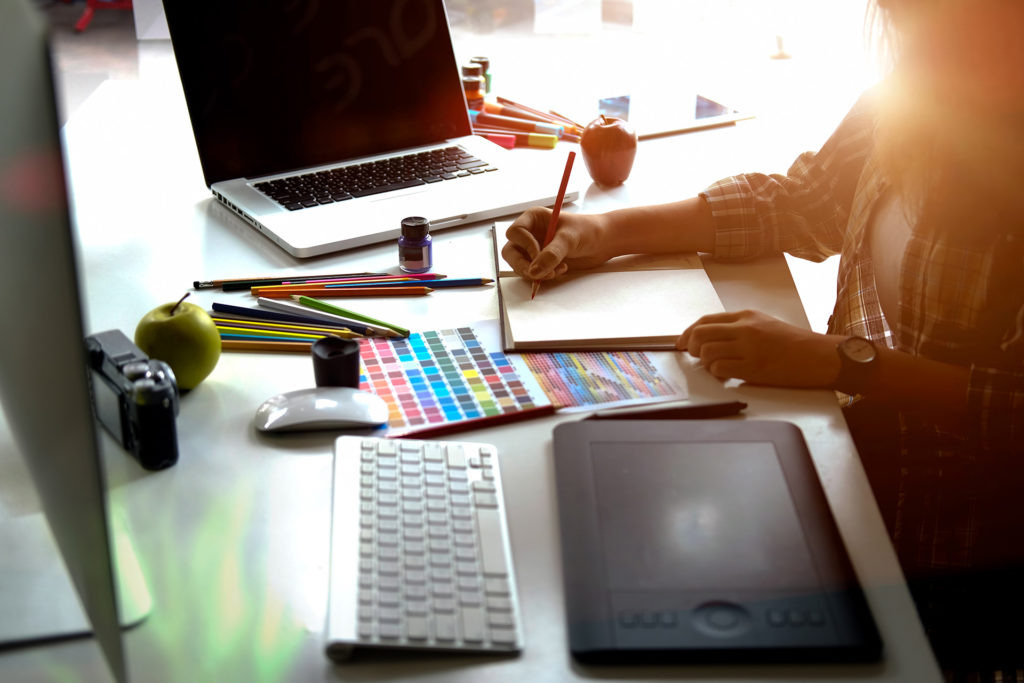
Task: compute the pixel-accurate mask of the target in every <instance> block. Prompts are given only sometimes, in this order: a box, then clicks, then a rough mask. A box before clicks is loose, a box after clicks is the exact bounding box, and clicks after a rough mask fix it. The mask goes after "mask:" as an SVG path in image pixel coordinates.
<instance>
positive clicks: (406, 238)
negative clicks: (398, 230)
mask: <svg viewBox="0 0 1024 683" xmlns="http://www.w3.org/2000/svg"><path fill="white" fill-rule="evenodd" d="M433 262H434V254H433V239H432V238H431V237H430V221H428V220H427V219H426V218H423V217H422V216H410V217H408V218H403V219H402V235H401V236H400V237H399V238H398V267H399V268H401V269H402V270H404V271H405V272H406V273H425V272H427V271H428V270H430V266H431V265H433Z"/></svg>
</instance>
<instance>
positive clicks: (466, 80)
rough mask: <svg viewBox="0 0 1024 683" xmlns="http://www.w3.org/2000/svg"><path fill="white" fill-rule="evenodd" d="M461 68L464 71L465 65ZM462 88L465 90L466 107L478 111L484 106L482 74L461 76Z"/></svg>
mask: <svg viewBox="0 0 1024 683" xmlns="http://www.w3.org/2000/svg"><path fill="white" fill-rule="evenodd" d="M462 70H463V71H465V70H466V67H462ZM478 70H479V69H478ZM462 89H463V90H464V91H465V92H466V106H467V107H469V108H470V109H474V110H476V111H480V110H481V109H483V108H484V77H483V76H463V77H462Z"/></svg>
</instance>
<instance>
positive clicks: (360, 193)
mask: <svg viewBox="0 0 1024 683" xmlns="http://www.w3.org/2000/svg"><path fill="white" fill-rule="evenodd" d="M417 185H426V183H425V182H423V181H422V180H420V179H419V178H414V179H412V180H406V181H404V182H401V183H393V184H391V185H380V186H379V187H368V188H366V189H365V190H354V191H353V192H352V193H351V194H352V196H353V197H368V196H370V195H371V194H380V193H381V192H391V191H392V190H404V189H405V188H407V187H416V186H417Z"/></svg>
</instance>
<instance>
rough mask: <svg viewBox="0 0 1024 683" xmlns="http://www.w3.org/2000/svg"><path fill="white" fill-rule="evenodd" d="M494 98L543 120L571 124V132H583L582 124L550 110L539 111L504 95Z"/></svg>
mask: <svg viewBox="0 0 1024 683" xmlns="http://www.w3.org/2000/svg"><path fill="white" fill-rule="evenodd" d="M496 99H497V100H498V102H500V103H501V104H506V105H508V106H511V107H516V108H517V109H522V110H523V111H528V112H530V113H531V114H536V115H537V116H540V117H541V118H542V119H543V120H545V121H550V122H551V123H555V124H558V125H562V126H572V128H573V129H574V130H572V132H573V133H574V134H576V135H581V134H582V133H583V126H581V125H580V124H578V123H576V122H574V121H570V120H569V119H566V118H562V117H560V116H557V115H555V114H552V113H550V112H546V111H541V110H540V109H535V108H533V107H530V106H527V105H525V104H522V103H520V102H513V101H512V100H510V99H507V98H505V97H498V98H496Z"/></svg>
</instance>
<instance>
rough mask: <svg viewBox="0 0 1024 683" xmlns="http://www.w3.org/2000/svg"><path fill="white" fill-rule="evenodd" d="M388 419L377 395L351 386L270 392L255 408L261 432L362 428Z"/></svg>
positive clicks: (373, 425) (384, 405)
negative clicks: (273, 394)
mask: <svg viewBox="0 0 1024 683" xmlns="http://www.w3.org/2000/svg"><path fill="white" fill-rule="evenodd" d="M387 421H388V404H387V403H386V402H385V401H384V399H382V398H381V397H380V396H377V395H376V394H371V393H370V392H368V391H361V390H359V389H353V388H352V387H313V388H310V389H298V390H296V391H289V392H286V393H284V394H278V395H277V396H272V397H270V398H268V399H267V400H266V401H264V402H263V405H261V406H260V407H259V408H258V409H257V410H256V417H255V419H254V422H255V425H256V429H258V430H260V431H261V432H298V431H313V430H322V429H339V430H344V429H366V428H368V427H379V426H381V425H383V424H386V423H387Z"/></svg>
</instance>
